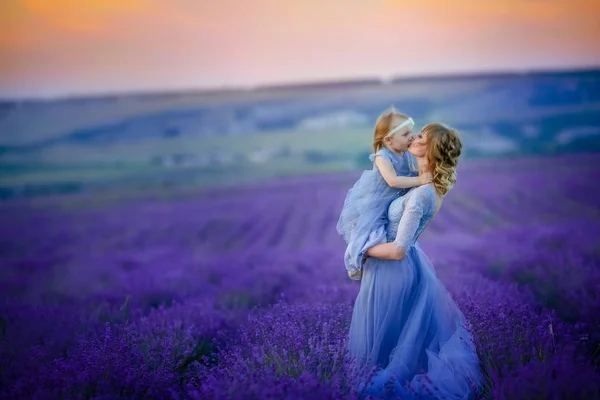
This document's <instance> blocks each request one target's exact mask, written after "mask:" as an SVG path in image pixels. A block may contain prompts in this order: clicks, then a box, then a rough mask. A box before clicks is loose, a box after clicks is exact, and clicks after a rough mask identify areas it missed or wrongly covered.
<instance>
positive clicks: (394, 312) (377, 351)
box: [349, 124, 481, 399]
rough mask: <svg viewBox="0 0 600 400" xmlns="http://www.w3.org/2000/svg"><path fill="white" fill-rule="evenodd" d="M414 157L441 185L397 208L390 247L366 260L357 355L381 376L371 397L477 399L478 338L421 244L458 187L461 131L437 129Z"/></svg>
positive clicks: (353, 345)
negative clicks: (448, 195) (444, 201)
mask: <svg viewBox="0 0 600 400" xmlns="http://www.w3.org/2000/svg"><path fill="white" fill-rule="evenodd" d="M408 151H409V152H411V153H412V154H413V155H414V156H415V158H416V160H417V164H418V167H419V172H420V173H423V172H428V171H429V172H431V173H432V174H433V182H432V183H431V184H428V185H423V186H420V187H417V188H415V189H412V190H411V191H410V192H408V193H407V194H406V195H405V196H403V197H400V198H398V199H396V200H394V202H392V204H391V205H390V206H389V208H388V220H389V224H388V227H387V241H388V243H385V244H379V245H376V246H373V247H371V248H369V249H368V250H367V252H366V255H367V258H366V260H365V264H364V267H363V277H362V282H361V287H360V292H359V294H358V296H357V299H356V302H355V304H354V312H353V314H352V321H351V325H350V341H349V350H350V353H351V355H352V356H354V357H357V358H358V359H359V360H360V361H361V365H362V366H364V367H366V368H370V367H379V368H381V369H380V370H379V371H378V372H377V373H376V374H375V375H374V376H372V377H371V378H370V379H369V381H370V382H367V387H366V388H365V389H366V394H369V395H373V396H381V395H383V394H384V392H385V391H386V390H387V391H388V394H389V392H390V391H392V392H393V394H394V395H396V396H400V397H401V398H402V399H410V398H419V399H423V398H426V399H438V398H447V399H469V398H472V397H473V396H474V395H475V392H476V390H477V388H479V387H480V385H481V374H480V371H479V360H478V357H477V353H476V350H475V346H474V344H473V341H472V337H471V335H470V333H469V332H468V330H467V328H466V321H465V318H464V316H463V314H462V313H461V311H460V310H459V309H458V307H457V306H456V304H455V303H454V301H453V300H452V297H451V296H450V294H449V293H448V292H447V290H446V289H445V288H444V286H443V285H442V283H441V282H440V281H439V280H438V278H437V277H436V275H435V272H434V269H433V266H432V264H431V262H430V261H429V259H428V258H427V256H426V255H425V254H424V253H423V252H422V251H421V249H420V248H419V246H418V245H417V242H416V241H417V238H418V237H419V236H420V235H421V233H423V231H424V230H425V228H426V226H427V224H428V223H429V222H430V221H431V219H432V218H433V216H434V215H435V214H436V213H437V211H438V210H439V208H440V206H441V204H442V199H443V197H444V195H445V194H446V193H447V192H448V190H450V188H451V187H452V186H453V184H454V183H455V182H456V171H455V169H456V165H457V163H458V157H459V156H460V154H461V151H462V145H461V142H460V139H459V138H458V136H457V134H456V132H455V131H454V130H453V129H450V128H448V127H446V126H444V125H442V124H429V125H427V126H425V127H424V128H423V130H422V131H421V132H420V133H419V134H418V135H417V136H416V137H415V138H414V140H413V142H412V143H411V145H410V147H409V150H408Z"/></svg>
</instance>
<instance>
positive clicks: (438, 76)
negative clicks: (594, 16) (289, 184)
mask: <svg viewBox="0 0 600 400" xmlns="http://www.w3.org/2000/svg"><path fill="white" fill-rule="evenodd" d="M581 73H600V65H589V66H578V67H564V68H561V67H550V68H527V69H520V68H515V69H497V70H492V69H490V70H479V71H473V72H467V71H456V72H448V73H431V74H427V73H425V74H414V75H413V74H404V75H391V76H390V77H389V78H385V77H377V76H366V75H365V76H356V77H348V78H343V79H327V78H324V79H316V80H299V81H286V82H275V83H262V84H256V85H238V86H215V87H210V86H203V87H189V88H164V89H160V88H156V89H130V90H127V89H124V90H113V91H106V92H100V91H97V92H88V93H72V94H62V95H55V96H39V97H35V96H23V97H18V96H17V97H1V96H0V104H6V103H8V104H12V103H47V102H69V101H77V100H109V99H111V98H115V99H117V98H123V97H130V98H132V97H158V96H181V95H193V94H223V93H235V92H245V93H248V92H255V93H261V92H271V91H283V90H289V89H293V90H302V89H306V90H311V89H313V90H314V89H334V88H336V87H343V86H345V85H350V86H357V85H388V84H392V85H393V84H397V83H401V82H418V81H428V80H429V81H431V80H434V81H435V80H446V79H472V78H493V77H510V76H523V75H554V74H559V75H565V74H566V75H570V74H581Z"/></svg>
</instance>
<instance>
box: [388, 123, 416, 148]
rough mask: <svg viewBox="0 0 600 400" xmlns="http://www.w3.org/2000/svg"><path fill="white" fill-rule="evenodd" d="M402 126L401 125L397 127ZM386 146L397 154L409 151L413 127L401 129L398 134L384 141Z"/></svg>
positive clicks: (395, 133)
mask: <svg viewBox="0 0 600 400" xmlns="http://www.w3.org/2000/svg"><path fill="white" fill-rule="evenodd" d="M398 125H400V123H398V124H396V125H395V126H398ZM384 140H385V144H386V146H387V147H388V148H389V149H390V150H392V151H396V152H403V151H406V150H408V147H409V146H410V143H411V142H412V127H411V126H410V125H408V126H407V127H405V128H402V129H400V130H399V131H398V132H394V134H393V135H392V136H390V137H387V138H385V139H384Z"/></svg>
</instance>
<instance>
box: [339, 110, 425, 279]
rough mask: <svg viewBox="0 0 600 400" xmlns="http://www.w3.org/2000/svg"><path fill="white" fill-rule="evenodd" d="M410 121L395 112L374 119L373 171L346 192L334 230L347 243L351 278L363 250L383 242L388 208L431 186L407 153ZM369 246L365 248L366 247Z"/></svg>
mask: <svg viewBox="0 0 600 400" xmlns="http://www.w3.org/2000/svg"><path fill="white" fill-rule="evenodd" d="M413 126H414V121H413V120H412V118H410V117H408V116H407V115H405V114H401V113H399V112H397V111H395V110H394V109H392V110H391V111H388V112H385V113H383V114H381V115H380V116H379V118H377V122H376V123H375V132H374V134H373V153H374V154H371V155H370V156H369V158H370V159H371V161H374V165H373V169H372V170H370V171H364V172H363V174H362V175H361V177H360V178H359V179H358V181H357V182H356V183H355V184H354V186H353V187H352V189H350V190H349V191H348V194H347V195H346V200H345V201H344V207H343V208H342V212H341V215H340V218H339V220H338V223H337V231H338V233H339V234H340V235H341V236H342V237H343V238H344V240H345V241H346V243H347V244H348V246H347V248H346V253H345V255H344V264H345V265H346V270H347V271H348V276H349V277H350V279H354V280H360V278H361V276H362V261H363V258H364V250H363V249H366V248H368V247H371V246H374V245H375V244H379V243H382V242H385V239H386V232H385V225H386V223H387V208H388V206H389V204H390V203H391V202H392V201H393V200H394V199H395V198H397V197H398V196H402V195H404V194H405V193H406V192H407V191H408V189H409V188H412V187H415V186H420V185H424V184H427V183H430V182H431V180H432V176H431V174H430V173H426V174H422V175H420V176H416V175H417V173H416V172H415V170H416V162H415V160H414V159H413V156H412V155H411V154H410V153H408V152H407V151H406V150H408V146H409V145H410V142H411V141H412V139H411V133H412V129H413ZM367 244H368V245H367Z"/></svg>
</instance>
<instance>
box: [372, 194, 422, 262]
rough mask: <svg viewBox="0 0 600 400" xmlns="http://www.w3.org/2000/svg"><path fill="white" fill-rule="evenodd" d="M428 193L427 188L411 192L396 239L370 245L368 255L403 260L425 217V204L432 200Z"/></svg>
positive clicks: (383, 258)
mask: <svg viewBox="0 0 600 400" xmlns="http://www.w3.org/2000/svg"><path fill="white" fill-rule="evenodd" d="M417 190H419V189H417ZM427 193H428V192H427V191H425V190H419V191H418V192H413V193H411V194H410V198H408V199H407V201H406V206H405V208H404V212H403V213H402V217H401V218H400V223H399V224H398V231H397V234H396V239H394V241H393V242H390V243H385V244H378V245H375V246H373V247H369V248H368V249H367V252H366V256H367V257H374V258H380V259H382V260H402V259H403V258H404V257H405V256H406V250H407V248H408V247H409V246H410V245H411V244H413V243H414V240H415V234H416V233H417V229H418V228H419V224H420V223H421V218H422V217H423V209H424V205H425V203H429V202H430V201H431V199H430V196H428V195H427Z"/></svg>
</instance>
